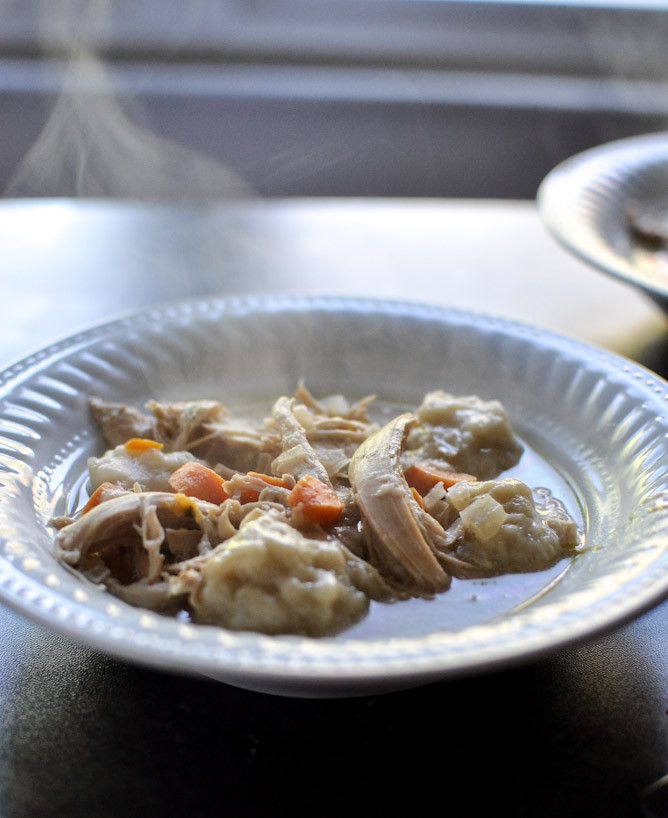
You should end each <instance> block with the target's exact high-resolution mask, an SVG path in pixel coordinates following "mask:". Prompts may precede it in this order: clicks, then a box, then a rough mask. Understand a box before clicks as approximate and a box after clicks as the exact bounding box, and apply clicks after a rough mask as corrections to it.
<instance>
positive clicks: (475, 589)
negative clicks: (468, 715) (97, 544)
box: [0, 298, 668, 696]
mask: <svg viewBox="0 0 668 818" xmlns="http://www.w3.org/2000/svg"><path fill="white" fill-rule="evenodd" d="M300 377H304V378H305V379H306V383H307V385H308V386H309V387H310V388H311V390H312V391H314V392H315V393H316V394H320V395H322V394H327V393H331V392H344V393H346V394H348V395H350V396H351V397H359V396H362V395H365V394H368V393H370V392H374V393H376V394H377V395H378V396H379V405H380V406H381V407H383V406H388V405H390V404H391V405H393V406H405V405H415V404H416V403H417V402H419V400H420V399H421V397H422V395H423V394H424V393H425V392H426V391H428V390H431V389H435V388H445V389H447V390H449V391H452V392H455V393H461V394H467V393H478V394H480V395H481V396H483V397H485V398H491V397H496V398H499V399H501V400H502V401H503V402H504V404H505V405H506V408H507V410H508V412H509V414H510V416H511V419H512V421H513V423H514V426H515V428H516V431H517V432H518V434H519V435H520V437H521V438H522V439H523V441H524V442H525V444H526V446H527V453H526V455H525V456H524V458H523V460H522V461H521V463H520V464H519V466H518V467H517V468H516V469H515V470H514V472H515V473H516V474H518V475H519V476H520V477H522V478H523V479H525V480H526V482H528V483H530V484H531V485H532V486H533V487H541V488H544V489H547V490H549V491H550V492H552V494H553V495H556V496H557V497H559V498H560V499H561V500H562V501H563V502H564V503H565V504H566V506H567V508H568V509H569V510H570V511H571V513H573V514H574V515H575V516H576V518H577V519H578V521H579V522H580V524H581V525H582V528H583V531H584V534H585V537H586V548H585V550H584V551H583V552H582V553H581V554H579V555H578V556H577V557H576V558H575V559H573V560H566V561H563V562H562V563H560V564H559V565H557V566H556V567H555V568H554V569H552V570H550V571H547V572H544V573H542V574H527V575H519V576H509V577H499V578H497V579H494V580H487V581H475V582H474V581H462V582H455V583H454V584H453V587H452V588H451V590H449V591H448V592H446V593H444V594H442V595H440V596H439V597H438V598H437V599H435V600H433V601H424V600H415V601H411V602H405V603H399V604H395V605H391V606H384V605H373V607H372V610H371V612H370V614H369V615H368V617H367V618H366V619H365V620H363V621H362V622H361V623H359V624H358V625H357V626H355V627H354V628H352V629H351V630H349V631H347V632H346V633H343V634H341V635H339V636H337V637H335V638H328V639H322V640H314V639H306V638H301V637H267V636H261V635H258V634H254V633H235V632H230V631H226V630H223V629H220V628H215V627H211V626H195V625H192V624H189V623H183V622H179V621H177V620H176V619H173V618H168V617H161V616H158V615H155V614H153V613H149V612H146V611H143V610H140V609H137V608H133V607H130V606H128V605H126V604H124V603H122V602H120V601H118V600H117V599H115V598H113V597H111V596H109V595H108V594H107V593H106V592H104V591H100V590H98V589H96V588H95V587H93V586H90V585H86V584H84V583H83V582H82V581H81V580H79V579H78V577H76V576H73V575H72V574H71V573H69V572H68V571H67V570H65V569H64V568H63V567H61V566H60V565H58V564H57V563H56V561H55V560H54V558H53V556H52V540H53V536H52V531H51V530H50V527H49V519H50V518H51V516H52V515H54V514H59V513H64V512H66V511H67V510H70V509H71V508H73V507H74V506H76V504H77V503H78V502H79V500H80V491H81V489H82V485H83V482H84V479H83V475H84V473H85V463H86V458H87V456H89V455H90V454H91V453H93V452H99V451H101V450H102V449H103V443H102V440H101V438H100V436H99V434H98V432H97V430H96V428H95V426H94V424H93V423H92V422H91V419H90V417H89V414H88V411H87V397H88V395H90V394H94V395H100V396H102V397H103V398H106V399H115V400H122V401H127V402H133V403H136V404H138V405H141V404H142V403H143V402H144V401H145V400H147V399H148V398H151V397H155V398H158V399H160V400H165V399H187V398H203V397H216V398H221V399H223V400H224V401H226V402H227V403H228V404H229V405H230V406H232V407H234V406H242V405H243V406H257V405H259V404H263V405H266V406H269V405H270V403H271V401H272V399H273V398H274V397H275V396H277V395H278V394H281V393H286V392H291V391H292V390H293V389H294V387H295V386H296V384H297V381H298V379H299V378H300ZM667 410H668V386H667V385H666V384H665V383H664V382H663V381H661V380H660V379H658V378H657V377H655V376H654V375H652V374H651V373H649V372H648V371H646V370H644V369H641V368H639V367H637V366H635V365H633V364H631V363H629V362H627V361H624V360H621V359H620V358H617V357H615V356H613V355H610V354H608V353H606V352H603V351H600V350H597V349H593V348H591V347H588V346H585V345H582V344H580V343H577V342H575V341H572V340H567V339H565V338H562V337H559V336H556V335H553V334H550V333H547V332H543V331H540V330H538V329H535V328H532V327H529V326H524V325H518V324H515V323H511V322H508V321H504V320H501V319H496V318H492V317H485V316H480V315H473V314H468V313H462V312H457V311H448V310H443V309H439V308H435V307H428V306H420V305H411V304H402V303H396V302H377V301H370V300H347V299H339V298H331V299H329V298H315V299H314V298H311V299H309V298H304V299H300V298H292V299H288V298H286V299H281V298H266V299H241V300H230V301H227V300H205V301H198V302H191V303H186V304H180V305H176V306H173V307H171V308H168V309H160V310H155V311H151V312H145V313H142V314H139V315H134V316H130V317H127V318H125V319H122V320H118V321H115V322H113V323H110V324H106V325H103V326H100V327H97V328H94V329H91V330H89V331H86V332H83V333H81V334H79V335H76V336H74V337H72V338H69V339H66V340H64V341H63V342H61V343H58V344H55V345H53V346H51V347H49V348H47V349H45V350H43V351H42V352H40V353H38V354H36V355H33V356H31V357H30V358H27V359H26V360H24V361H22V362H20V363H19V364H17V365H15V366H13V367H12V368H11V369H9V370H7V371H5V372H4V373H2V375H0V465H1V467H2V472H1V473H0V600H2V601H3V602H5V603H7V604H8V605H10V606H12V607H13V608H15V609H17V610H18V611H20V612H22V613H24V614H25V615H27V616H29V617H32V618H33V619H35V620H37V621H38V622H41V623H43V624H44V625H46V626H48V627H50V628H53V629H55V630H57V631H60V632H62V633H64V634H66V635H67V636H68V637H71V638H72V639H74V640H79V641H81V642H84V643H87V644H88V645H91V646H94V647H96V648H99V649H101V650H103V651H105V652H107V653H109V654H112V655H115V656H117V657H120V658H122V659H125V660H128V661H133V662H139V663H144V664H147V665H150V666H153V667H158V668H163V669H167V670H170V671H177V672H184V673H201V674H205V675H207V676H210V677H213V678H216V679H220V680H222V681H225V682H229V683H231V684H234V685H239V686H242V687H246V688H249V689H255V690H262V691H268V692H273V693H280V694H287V695H300V696H344V695H358V694H370V693H378V692H382V691H385V690H393V689H400V688H404V687H410V686H415V685H418V684H421V683H425V682H429V681H433V680H438V679H443V678H445V677H447V676H450V675H453V674H460V673H472V672H480V671H485V670H488V669H491V668H494V667H499V666H502V665H509V664H514V663H517V662H519V661H526V660H528V659H530V658H532V657H535V656H538V655H541V654H544V653H546V652H548V651H552V650H555V649H557V648H559V647H562V646H564V645H567V644H571V643H573V642H574V641H576V640H582V639H584V638H587V637H591V636H593V635H594V634H597V633H599V632H601V631H602V630H603V629H606V628H609V627H611V626H613V625H616V624H619V623H620V622H621V621H623V620H626V619H628V618H630V617H632V616H634V615H637V614H638V613H640V612H641V611H643V610H644V609H646V608H647V607H648V606H650V605H652V604H654V603H656V602H657V601H658V600H660V599H661V598H662V597H664V596H665V595H666V593H668V564H667V563H668V511H667V509H668V497H667V494H666V484H667V480H668V476H667V471H668V420H667V419H666V416H665V415H666V411H667Z"/></svg>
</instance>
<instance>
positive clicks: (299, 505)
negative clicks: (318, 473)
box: [288, 474, 344, 528]
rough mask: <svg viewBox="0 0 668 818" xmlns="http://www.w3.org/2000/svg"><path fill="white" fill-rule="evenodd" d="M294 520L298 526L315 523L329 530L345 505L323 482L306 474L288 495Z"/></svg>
mask: <svg viewBox="0 0 668 818" xmlns="http://www.w3.org/2000/svg"><path fill="white" fill-rule="evenodd" d="M288 505H289V506H290V508H291V509H292V518H293V520H294V521H295V522H296V523H297V524H298V525H304V524H307V523H313V524H316V525H321V526H322V527H323V528H329V527H330V526H332V525H334V523H335V522H336V520H337V518H338V516H339V514H340V513H341V512H342V511H343V508H344V504H343V502H342V501H341V500H340V499H339V496H338V495H337V493H336V492H335V491H334V489H332V488H330V487H329V486H328V485H327V484H326V483H323V482H322V480H318V478H317V477H311V475H310V474H305V475H304V476H303V477H301V478H300V479H299V480H298V481H297V484H296V485H295V487H294V488H293V489H292V491H291V492H290V494H288Z"/></svg>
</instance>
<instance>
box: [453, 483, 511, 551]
mask: <svg viewBox="0 0 668 818" xmlns="http://www.w3.org/2000/svg"><path fill="white" fill-rule="evenodd" d="M459 516H460V518H461V521H462V524H463V525H464V528H465V530H467V531H470V532H471V534H473V536H474V537H476V538H477V539H479V540H491V539H492V537H494V535H495V534H496V533H497V532H498V530H499V529H500V528H501V526H502V525H503V523H504V522H505V519H506V517H507V516H508V515H507V514H506V512H505V510H504V508H503V506H502V505H501V503H497V501H496V500H495V499H494V498H493V497H490V495H489V494H481V495H480V496H479V497H476V498H475V500H474V501H473V502H472V503H471V504H470V505H468V506H466V508H463V509H461V511H460V512H459Z"/></svg>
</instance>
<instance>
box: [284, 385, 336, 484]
mask: <svg viewBox="0 0 668 818" xmlns="http://www.w3.org/2000/svg"><path fill="white" fill-rule="evenodd" d="M295 403H296V402H295V399H294V398H286V397H281V398H279V399H278V400H277V401H276V403H275V404H274V407H273V409H272V412H271V414H272V417H273V419H274V422H275V423H276V428H277V429H278V432H279V435H280V438H281V449H282V450H283V451H282V453H281V454H280V455H279V456H278V457H277V458H276V460H274V462H273V463H272V471H273V472H274V473H275V474H279V475H282V474H291V475H292V476H293V477H294V478H295V480H299V478H300V477H303V476H304V475H305V474H309V475H310V476H311V477H316V478H317V479H318V480H320V481H322V482H323V483H325V485H327V486H330V487H331V485H332V483H331V481H330V479H329V475H328V474H327V470H326V469H325V467H324V466H323V465H322V463H321V462H320V460H319V459H318V456H317V454H316V453H315V450H314V448H313V446H311V444H310V443H309V441H308V438H307V436H306V430H305V429H304V427H303V426H302V424H301V423H300V422H299V421H298V420H297V418H296V416H295Z"/></svg>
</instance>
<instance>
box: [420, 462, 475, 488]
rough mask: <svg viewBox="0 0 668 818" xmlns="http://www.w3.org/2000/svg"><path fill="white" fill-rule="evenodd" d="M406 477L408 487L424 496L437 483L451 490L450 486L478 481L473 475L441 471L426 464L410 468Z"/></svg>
mask: <svg viewBox="0 0 668 818" xmlns="http://www.w3.org/2000/svg"><path fill="white" fill-rule="evenodd" d="M404 477H405V478H406V482H407V483H408V485H409V486H410V487H411V488H414V489H416V490H417V491H418V492H419V493H420V494H422V495H423V496H424V495H425V494H428V493H429V492H430V491H431V489H433V488H434V486H435V485H436V484H437V483H442V484H443V485H444V486H445V488H446V489H449V488H450V486H454V485H455V483H461V482H462V481H463V480H468V481H475V480H476V479H477V478H476V477H474V475H472V474H466V473H465V472H458V471H449V470H447V469H439V468H438V467H436V466H429V465H428V464H426V463H414V464H413V465H412V466H409V467H408V468H407V469H406V473H405V475H404Z"/></svg>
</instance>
